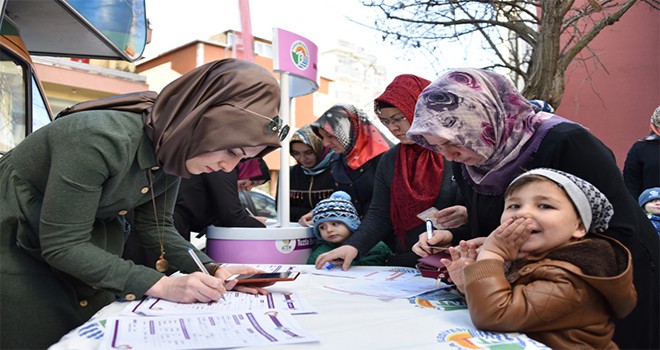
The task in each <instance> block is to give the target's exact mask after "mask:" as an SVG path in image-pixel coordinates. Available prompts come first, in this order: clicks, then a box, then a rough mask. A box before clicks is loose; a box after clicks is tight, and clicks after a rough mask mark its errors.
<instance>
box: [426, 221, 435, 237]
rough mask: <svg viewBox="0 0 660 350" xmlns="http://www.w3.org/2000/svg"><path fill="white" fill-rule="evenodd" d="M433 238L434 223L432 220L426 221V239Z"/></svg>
mask: <svg viewBox="0 0 660 350" xmlns="http://www.w3.org/2000/svg"><path fill="white" fill-rule="evenodd" d="M432 237H433V221H432V220H431V219H426V238H427V239H431V238H432Z"/></svg>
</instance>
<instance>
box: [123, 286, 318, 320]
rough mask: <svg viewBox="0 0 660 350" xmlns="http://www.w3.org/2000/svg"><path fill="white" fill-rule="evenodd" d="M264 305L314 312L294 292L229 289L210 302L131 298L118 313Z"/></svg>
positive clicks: (185, 311)
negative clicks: (266, 292) (254, 293)
mask: <svg viewBox="0 0 660 350" xmlns="http://www.w3.org/2000/svg"><path fill="white" fill-rule="evenodd" d="M264 309H281V310H287V311H289V312H290V313H291V314H294V315H299V314H310V313H315V311H314V310H312V308H311V307H310V306H309V304H308V303H307V302H306V301H305V300H303V299H301V298H299V297H298V295H296V294H294V293H281V292H271V293H269V294H267V295H261V294H256V295H253V294H247V293H240V292H235V291H228V292H227V293H225V300H220V301H218V302H213V303H192V304H184V303H177V302H173V301H167V300H163V299H160V298H151V297H148V298H146V299H144V300H139V301H137V300H136V301H133V302H131V303H130V304H128V305H127V306H126V307H125V308H124V310H122V312H121V315H123V316H135V315H143V316H168V315H198V314H202V313H217V312H227V311H244V310H253V311H254V310H264Z"/></svg>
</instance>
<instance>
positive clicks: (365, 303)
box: [50, 265, 530, 350]
mask: <svg viewBox="0 0 660 350" xmlns="http://www.w3.org/2000/svg"><path fill="white" fill-rule="evenodd" d="M296 268H297V269H299V270H300V271H309V269H312V268H313V266H311V265H298V266H296ZM371 268H372V269H386V267H371ZM351 281H352V280H350V279H345V278H338V277H331V276H320V275H314V274H311V273H303V274H301V275H300V276H299V277H298V279H297V280H296V281H293V282H281V283H278V284H276V285H274V286H271V287H268V289H269V290H272V291H289V292H294V293H296V294H298V295H301V296H302V297H303V298H304V299H306V300H307V302H308V303H309V304H310V305H311V306H312V307H313V308H314V310H315V311H317V314H307V315H294V318H295V319H296V321H297V322H298V323H299V324H300V325H301V326H302V327H303V328H304V329H306V330H307V331H309V332H310V333H313V334H314V335H315V336H317V337H318V338H319V339H320V341H319V342H314V343H303V344H286V345H285V344H282V345H276V346H275V347H273V346H267V347H266V346H263V347H251V349H278V348H279V349H343V350H348V349H404V348H405V349H438V348H452V349H459V347H456V346H453V347H450V346H449V343H446V342H445V343H442V342H439V340H438V336H439V335H440V334H445V335H446V336H449V335H451V336H453V337H461V336H460V335H459V334H460V333H461V331H473V332H477V333H480V331H477V330H476V329H475V328H474V325H473V324H472V322H471V321H470V317H469V313H468V311H467V310H456V311H441V310H437V309H427V308H421V307H417V306H414V305H412V304H411V303H410V302H409V301H408V300H407V299H394V300H381V299H375V298H370V297H365V296H355V295H345V294H337V293H334V292H330V291H327V290H324V289H321V288H318V287H320V286H323V285H333V284H339V283H341V284H345V283H351ZM124 306H125V303H121V302H115V303H112V304H110V305H108V306H106V307H105V308H103V309H102V310H100V311H99V313H98V314H97V315H96V316H95V317H94V318H95V319H96V320H102V319H105V318H107V317H109V316H113V315H117V314H118V313H119V312H120V311H121V310H122V309H123V308H124ZM83 327H85V325H82V326H81V327H79V328H77V329H75V330H73V331H71V332H70V333H69V334H68V335H66V336H65V337H63V338H62V340H60V341H59V342H58V343H56V344H54V345H53V346H51V348H50V349H51V350H63V349H77V350H84V349H96V348H98V346H99V344H100V339H94V340H93V339H88V338H85V337H82V336H80V335H79V334H78V333H79V330H80V329H81V328H83ZM500 336H505V335H500ZM462 337H465V335H463V336H462ZM441 338H442V337H441ZM522 338H524V339H523V340H524V341H529V339H528V338H526V337H524V336H523V337H522ZM528 348H530V347H529V346H528Z"/></svg>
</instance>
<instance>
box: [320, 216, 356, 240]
mask: <svg viewBox="0 0 660 350" xmlns="http://www.w3.org/2000/svg"><path fill="white" fill-rule="evenodd" d="M318 229H319V232H320V233H321V237H322V238H323V240H325V241H328V242H330V243H341V242H343V241H345V240H346V239H347V238H348V236H350V235H351V230H349V229H348V226H346V225H344V223H343V222H341V221H326V222H324V223H321V224H319V227H318Z"/></svg>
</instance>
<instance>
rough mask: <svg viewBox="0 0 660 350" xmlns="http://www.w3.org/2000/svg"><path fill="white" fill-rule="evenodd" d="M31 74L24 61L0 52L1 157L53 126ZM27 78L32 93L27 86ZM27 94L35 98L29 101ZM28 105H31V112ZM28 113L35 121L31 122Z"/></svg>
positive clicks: (2, 51) (44, 101)
mask: <svg viewBox="0 0 660 350" xmlns="http://www.w3.org/2000/svg"><path fill="white" fill-rule="evenodd" d="M30 72H31V71H30V70H28V69H27V65H26V63H25V62H24V61H22V60H19V59H16V58H15V57H14V56H13V55H11V54H10V53H9V52H8V51H5V50H2V49H0V154H4V153H5V152H7V151H9V150H10V149H12V148H14V147H15V146H16V145H18V143H19V142H21V141H23V139H24V138H25V136H26V135H27V134H28V133H30V132H33V131H35V130H37V129H39V128H41V127H42V126H44V125H46V124H48V123H50V120H51V119H50V114H49V112H48V108H47V107H46V100H45V98H44V97H43V96H42V94H41V90H40V89H39V85H38V84H37V80H36V78H35V77H34V76H33V75H32V74H30ZM28 75H29V76H30V80H29V81H30V83H31V84H30V89H28V87H27V85H26V82H27V81H28V79H27V78H26V77H27V76H28ZM28 94H30V95H31V97H32V98H30V99H28V98H27V96H28ZM28 101H32V102H31V106H29V107H30V108H28V105H27V104H28ZM27 111H30V112H31V113H32V118H28V113H29V112H27ZM30 119H31V125H30V127H28V124H27V122H28V120H30Z"/></svg>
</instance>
